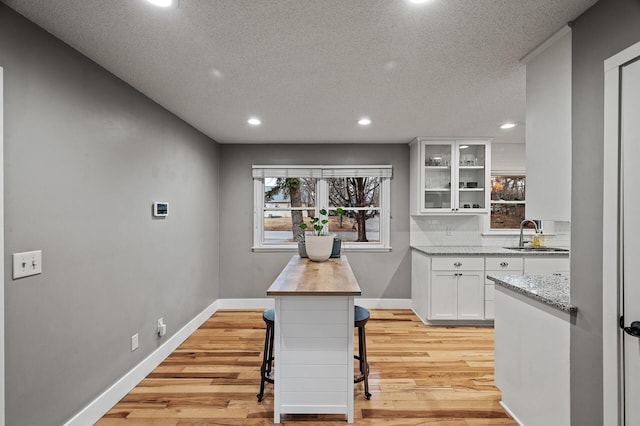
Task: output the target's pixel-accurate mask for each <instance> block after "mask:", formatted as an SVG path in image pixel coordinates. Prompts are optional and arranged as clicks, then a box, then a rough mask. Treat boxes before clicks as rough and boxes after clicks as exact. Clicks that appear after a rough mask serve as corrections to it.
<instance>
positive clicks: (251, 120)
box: [247, 117, 262, 126]
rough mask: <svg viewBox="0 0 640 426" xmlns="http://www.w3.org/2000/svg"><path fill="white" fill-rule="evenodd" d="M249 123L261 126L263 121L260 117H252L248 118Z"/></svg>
mask: <svg viewBox="0 0 640 426" xmlns="http://www.w3.org/2000/svg"><path fill="white" fill-rule="evenodd" d="M247 123H249V124H251V125H252V126H259V125H260V124H262V121H260V119H259V118H256V117H251V118H250V119H248V120H247Z"/></svg>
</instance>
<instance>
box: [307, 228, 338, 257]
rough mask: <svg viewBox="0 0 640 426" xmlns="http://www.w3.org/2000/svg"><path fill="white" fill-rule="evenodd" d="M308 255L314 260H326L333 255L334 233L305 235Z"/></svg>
mask: <svg viewBox="0 0 640 426" xmlns="http://www.w3.org/2000/svg"><path fill="white" fill-rule="evenodd" d="M305 246H306V247H307V256H309V259H311V260H313V261H314V262H324V261H325V260H327V259H329V256H331V250H332V249H333V235H320V236H318V235H307V236H305Z"/></svg>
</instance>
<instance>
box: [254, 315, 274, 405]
mask: <svg viewBox="0 0 640 426" xmlns="http://www.w3.org/2000/svg"><path fill="white" fill-rule="evenodd" d="M270 333H271V327H270V326H269V324H267V331H266V333H265V338H264V352H263V355H262V365H261V366H260V393H258V395H256V397H257V398H258V402H262V400H263V399H264V382H265V380H264V379H265V377H266V375H267V370H266V367H267V360H268V357H269V346H270V345H269V337H270V336H269V335H270Z"/></svg>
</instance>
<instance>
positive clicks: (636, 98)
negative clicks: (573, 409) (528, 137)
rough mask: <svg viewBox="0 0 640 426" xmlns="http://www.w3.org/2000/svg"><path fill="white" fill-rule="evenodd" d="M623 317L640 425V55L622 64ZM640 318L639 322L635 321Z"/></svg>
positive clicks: (631, 409) (629, 390) (630, 407)
mask: <svg viewBox="0 0 640 426" xmlns="http://www.w3.org/2000/svg"><path fill="white" fill-rule="evenodd" d="M620 89H621V90H620V147H621V154H622V155H621V165H622V181H621V183H622V212H623V214H622V232H621V237H622V239H623V242H622V270H623V273H622V316H623V318H624V325H625V327H626V328H625V333H624V334H623V339H622V344H623V347H624V349H623V356H624V415H625V424H626V425H639V424H640V403H639V402H640V222H638V220H637V218H638V214H639V212H640V168H639V165H640V57H638V58H636V59H635V61H634V62H631V63H628V64H626V65H624V66H622V67H621V78H620ZM635 321H637V323H636V324H633V322H635Z"/></svg>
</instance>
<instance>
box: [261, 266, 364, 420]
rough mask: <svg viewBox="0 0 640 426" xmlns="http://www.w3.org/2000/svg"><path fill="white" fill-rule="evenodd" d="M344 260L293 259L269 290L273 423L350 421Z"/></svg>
mask: <svg viewBox="0 0 640 426" xmlns="http://www.w3.org/2000/svg"><path fill="white" fill-rule="evenodd" d="M360 294H361V290H360V286H359V285H358V282H357V280H356V278H355V276H354V275H353V271H352V270H351V266H350V265H349V262H348V260H347V258H346V257H345V256H342V257H340V258H334V259H329V260H327V261H325V262H313V261H310V260H309V259H307V258H301V257H300V256H293V258H292V259H291V260H290V261H289V263H288V264H287V266H285V268H284V269H283V270H282V272H281V273H280V275H278V277H277V278H276V279H275V281H274V282H273V284H272V285H271V287H269V289H268V290H267V295H268V296H272V297H275V339H274V349H275V353H274V356H275V361H276V368H275V377H274V382H275V383H274V387H273V389H274V403H273V421H274V423H280V416H281V414H345V415H346V418H347V422H348V423H353V344H354V342H353V327H354V318H353V317H354V297H355V296H360Z"/></svg>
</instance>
